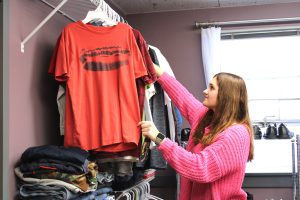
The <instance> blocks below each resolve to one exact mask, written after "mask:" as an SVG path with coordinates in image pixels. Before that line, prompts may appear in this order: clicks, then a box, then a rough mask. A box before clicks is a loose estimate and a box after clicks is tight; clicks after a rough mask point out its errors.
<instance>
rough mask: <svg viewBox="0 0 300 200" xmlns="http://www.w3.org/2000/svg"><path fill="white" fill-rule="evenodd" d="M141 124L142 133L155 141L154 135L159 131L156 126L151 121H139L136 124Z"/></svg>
mask: <svg viewBox="0 0 300 200" xmlns="http://www.w3.org/2000/svg"><path fill="white" fill-rule="evenodd" d="M138 125H139V126H141V129H142V134H143V135H144V136H145V137H147V138H149V139H150V140H152V141H155V139H156V136H157V135H158V133H159V131H158V130H157V128H156V126H155V125H154V123H153V122H151V121H141V122H139V124H138Z"/></svg>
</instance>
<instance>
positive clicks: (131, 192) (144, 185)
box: [115, 177, 163, 200]
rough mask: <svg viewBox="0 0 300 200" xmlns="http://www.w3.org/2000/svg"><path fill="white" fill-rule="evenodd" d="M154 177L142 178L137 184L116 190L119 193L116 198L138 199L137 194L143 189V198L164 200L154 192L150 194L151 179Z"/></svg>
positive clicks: (146, 199)
mask: <svg viewBox="0 0 300 200" xmlns="http://www.w3.org/2000/svg"><path fill="white" fill-rule="evenodd" d="M153 179H154V177H150V178H147V179H145V180H142V181H140V182H138V183H137V184H135V185H134V186H132V187H130V188H128V189H126V190H123V191H116V192H115V193H116V194H117V196H116V200H120V199H123V198H124V197H126V199H128V200H136V198H135V194H136V193H138V191H141V190H143V192H144V193H143V195H142V196H143V198H142V199H143V200H144V199H145V200H163V199H161V198H159V197H157V196H154V195H152V194H150V183H149V182H150V181H152V180H153Z"/></svg>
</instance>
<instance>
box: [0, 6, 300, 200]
mask: <svg viewBox="0 0 300 200" xmlns="http://www.w3.org/2000/svg"><path fill="white" fill-rule="evenodd" d="M3 3H4V4H3V5H5V9H6V10H5V11H4V15H5V16H4V17H3V19H4V30H3V33H4V41H5V44H3V45H4V47H5V49H4V52H3V54H4V55H5V58H4V59H3V60H4V65H3V72H4V74H3V77H4V78H3V83H4V85H3V93H4V95H3V102H2V103H3V105H4V107H3V109H4V111H3V116H4V119H3V121H4V124H3V128H2V130H3V135H2V139H3V144H2V150H3V152H1V153H2V156H3V157H2V162H3V163H2V167H3V168H2V176H3V179H2V183H1V185H2V188H3V189H2V198H1V199H13V197H14V195H15V191H16V186H15V179H14V178H13V177H14V173H13V169H14V167H15V165H16V164H17V161H18V160H19V158H20V156H21V154H22V152H23V151H24V150H25V149H26V148H28V147H31V146H37V145H43V144H57V145H58V144H61V138H59V132H58V131H59V130H58V112H57V107H56V102H55V98H56V90H57V84H56V83H55V81H54V80H53V78H52V77H50V76H49V75H48V74H47V70H48V65H49V61H50V57H51V54H52V50H53V47H54V44H55V42H56V39H57V37H58V35H59V33H60V32H61V30H62V28H63V27H64V26H65V25H66V24H67V23H69V22H70V21H69V20H67V19H66V18H64V17H63V16H61V15H55V16H54V17H53V18H51V20H50V21H49V22H47V24H46V25H45V26H44V27H43V28H42V29H41V30H40V31H39V32H38V33H37V34H36V35H35V36H34V37H33V38H32V39H31V40H30V41H29V42H28V43H27V44H26V46H25V53H21V51H20V42H21V41H22V40H23V39H24V38H25V37H26V36H27V35H28V34H29V33H30V32H31V31H32V30H33V28H34V27H36V26H37V25H38V24H39V23H40V21H41V20H42V19H44V18H45V17H46V16H47V15H48V13H50V12H51V11H52V9H50V8H49V7H47V6H45V5H44V4H42V3H41V2H40V1H37V0H34V1H33V0H22V1H20V0H9V1H8V0H7V1H4V2H3ZM78 9H81V8H80V7H78ZM299 10H300V4H299V3H298V4H297V3H295V4H281V5H274V6H257V7H243V8H236V9H235V8H226V9H210V10H197V11H196V10H195V11H184V12H167V13H154V14H144V15H131V16H128V17H127V20H128V21H129V23H130V24H131V25H132V26H133V27H134V28H136V29H138V30H140V31H141V33H142V34H143V35H144V37H145V39H146V40H147V41H148V43H149V44H152V45H154V46H156V47H158V48H159V49H160V50H161V51H162V53H163V54H164V55H165V56H166V58H167V59H168V61H169V62H170V64H171V66H172V68H173V70H174V72H175V75H176V77H177V79H178V80H180V81H181V82H182V83H183V84H184V85H186V87H187V88H189V89H190V91H191V92H192V93H193V94H194V95H195V96H196V97H197V98H199V99H201V98H202V91H203V90H204V89H205V87H204V78H203V77H204V76H203V70H202V64H201V63H202V61H201V51H200V49H201V48H200V45H201V42H200V33H199V30H193V29H192V26H193V24H194V22H195V21H196V20H197V21H227V20H230V21H231V20H243V19H259V18H278V17H299V15H300V13H299ZM74 17H76V16H74ZM81 18H82V17H80V18H79V19H81ZM1 46H2V45H1ZM185 126H187V125H186V124H185ZM3 191H5V192H3ZM4 193H5V194H4Z"/></svg>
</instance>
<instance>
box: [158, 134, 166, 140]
mask: <svg viewBox="0 0 300 200" xmlns="http://www.w3.org/2000/svg"><path fill="white" fill-rule="evenodd" d="M156 137H157V138H159V139H161V140H163V139H164V138H165V136H164V135H163V134H162V133H158V135H157V136H156Z"/></svg>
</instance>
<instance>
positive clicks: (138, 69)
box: [49, 21, 147, 152]
mask: <svg viewBox="0 0 300 200" xmlns="http://www.w3.org/2000/svg"><path fill="white" fill-rule="evenodd" d="M49 73H51V74H54V76H55V79H56V80H58V81H66V113H65V134H64V135H65V136H64V137H65V139H64V145H65V146H77V147H81V148H83V149H86V150H98V151H106V152H119V151H125V150H129V149H134V148H137V146H138V143H139V139H140V130H139V127H138V126H137V124H138V122H139V121H140V115H139V112H140V110H139V104H138V96H137V88H136V82H135V81H136V79H137V78H139V77H141V76H144V75H146V74H147V70H146V68H145V66H144V63H143V60H142V56H141V53H140V51H139V49H138V47H137V44H136V40H135V37H134V35H133V32H132V28H131V27H130V26H129V25H127V24H124V23H118V24H117V25H116V26H112V27H101V26H98V27H97V26H93V25H89V24H83V23H82V22H81V21H78V22H74V23H70V24H69V25H67V26H66V27H65V28H64V30H63V31H62V33H61V36H60V39H59V42H58V44H57V49H56V50H55V51H54V52H53V57H52V61H51V65H50V68H49Z"/></svg>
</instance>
